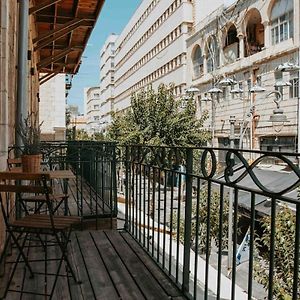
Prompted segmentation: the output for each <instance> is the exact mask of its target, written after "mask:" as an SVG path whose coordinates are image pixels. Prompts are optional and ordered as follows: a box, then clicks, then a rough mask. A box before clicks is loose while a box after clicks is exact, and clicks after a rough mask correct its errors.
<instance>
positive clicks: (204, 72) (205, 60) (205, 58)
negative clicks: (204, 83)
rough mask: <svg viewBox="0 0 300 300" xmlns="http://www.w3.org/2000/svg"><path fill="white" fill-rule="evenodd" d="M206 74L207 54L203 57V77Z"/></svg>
mask: <svg viewBox="0 0 300 300" xmlns="http://www.w3.org/2000/svg"><path fill="white" fill-rule="evenodd" d="M206 74H207V54H204V55H203V75H206Z"/></svg>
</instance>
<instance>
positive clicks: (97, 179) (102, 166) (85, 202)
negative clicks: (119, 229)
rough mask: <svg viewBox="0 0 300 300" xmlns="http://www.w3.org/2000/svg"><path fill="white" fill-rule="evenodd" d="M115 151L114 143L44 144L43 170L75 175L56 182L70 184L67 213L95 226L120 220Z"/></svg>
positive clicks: (42, 147)
mask: <svg viewBox="0 0 300 300" xmlns="http://www.w3.org/2000/svg"><path fill="white" fill-rule="evenodd" d="M115 149H116V147H115V144H114V143H108V142H107V143H106V142H95V141H92V142H90V141H71V142H43V143H42V146H41V152H42V168H43V169H44V170H66V169H70V170H71V171H72V172H73V174H74V178H73V179H70V180H68V182H63V183H62V182H57V185H61V184H66V183H67V184H68V194H69V204H68V211H66V212H65V213H66V214H71V215H78V216H81V217H82V218H83V220H90V221H92V220H93V221H95V224H96V227H97V226H98V219H104V218H114V219H116V218H117V187H116V181H115V179H116V174H115V171H116V155H115ZM13 150H15V148H12V149H11V151H13ZM61 189H63V187H62V188H61ZM99 222H100V221H99ZM90 224H91V223H90Z"/></svg>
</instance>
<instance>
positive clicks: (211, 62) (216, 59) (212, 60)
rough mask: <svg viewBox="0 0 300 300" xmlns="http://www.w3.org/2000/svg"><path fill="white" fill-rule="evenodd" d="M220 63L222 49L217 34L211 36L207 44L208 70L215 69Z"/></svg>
mask: <svg viewBox="0 0 300 300" xmlns="http://www.w3.org/2000/svg"><path fill="white" fill-rule="evenodd" d="M219 65H220V50H219V47H218V44H217V39H216V37H215V36H211V37H210V39H209V41H208V44H207V72H211V71H213V70H215V69H216V68H217V67H218V66H219Z"/></svg>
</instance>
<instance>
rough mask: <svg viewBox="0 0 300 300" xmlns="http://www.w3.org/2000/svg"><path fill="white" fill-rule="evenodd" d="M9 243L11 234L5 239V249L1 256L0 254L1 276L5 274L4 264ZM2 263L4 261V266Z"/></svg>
mask: <svg viewBox="0 0 300 300" xmlns="http://www.w3.org/2000/svg"><path fill="white" fill-rule="evenodd" d="M9 243H10V235H9V236H8V237H7V238H6V240H5V244H4V248H3V251H2V253H1V256H0V276H2V275H3V274H4V270H5V268H4V265H5V262H4V257H5V256H6V251H7V248H8V245H9ZM2 263H3V267H2Z"/></svg>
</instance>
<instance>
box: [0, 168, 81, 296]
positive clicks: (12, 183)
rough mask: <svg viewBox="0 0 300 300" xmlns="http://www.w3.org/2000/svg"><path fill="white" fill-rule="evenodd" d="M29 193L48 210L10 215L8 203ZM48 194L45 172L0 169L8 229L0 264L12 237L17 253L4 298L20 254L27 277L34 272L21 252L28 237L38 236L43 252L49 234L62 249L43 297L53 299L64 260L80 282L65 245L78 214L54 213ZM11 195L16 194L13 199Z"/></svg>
mask: <svg viewBox="0 0 300 300" xmlns="http://www.w3.org/2000/svg"><path fill="white" fill-rule="evenodd" d="M30 195H32V197H39V201H42V202H44V203H45V205H46V207H47V210H46V211H45V212H44V213H41V212H38V213H37V212H36V211H35V213H33V214H29V213H28V212H26V214H25V215H24V216H22V217H20V218H18V219H17V218H15V217H12V216H11V213H12V211H13V209H12V207H9V205H7V204H8V203H9V202H10V203H11V202H12V201H13V202H14V203H15V204H17V203H19V202H20V201H21V202H22V201H26V200H24V199H26V198H29V199H30ZM51 195H52V187H51V184H50V176H49V175H48V174H40V173H38V174H29V173H22V172H19V173H17V172H0V205H1V211H2V214H3V218H4V222H5V225H6V231H7V239H6V242H5V245H4V250H3V252H2V254H1V257H0V265H1V263H2V262H3V260H4V257H5V253H6V250H7V247H8V245H9V241H10V240H12V242H13V243H14V245H15V246H16V248H17V249H18V256H17V259H16V261H15V265H14V267H13V268H12V272H11V275H10V278H9V280H8V283H7V286H6V289H5V292H4V297H6V294H7V292H8V291H9V286H10V283H11V281H12V279H13V276H14V273H15V270H16V267H17V264H18V263H19V261H20V259H21V257H22V259H23V261H24V263H25V265H26V267H27V269H28V271H29V273H30V277H34V271H33V269H32V267H31V265H30V261H29V260H28V257H27V256H26V254H25V252H24V247H25V244H26V241H28V237H29V236H37V237H38V241H39V242H40V243H41V246H42V247H43V248H44V251H47V247H45V245H44V244H43V240H42V239H43V237H46V236H48V235H51V236H52V237H53V239H54V241H55V243H56V244H57V245H58V247H59V249H60V251H61V257H60V259H59V264H58V267H57V272H56V274H55V280H54V284H53V287H52V289H51V293H50V294H45V296H49V297H50V299H51V298H52V296H53V293H54V289H55V285H56V282H57V279H58V276H59V274H60V270H61V266H62V263H63V261H65V262H66V265H67V267H68V270H69V272H70V274H71V276H72V277H73V278H74V280H75V282H76V283H80V282H79V281H78V280H77V278H76V276H75V273H74V271H73V268H72V266H71V263H70V261H69V259H68V257H67V246H68V242H69V239H70V235H71V232H72V229H73V227H74V226H75V225H77V224H80V222H81V220H80V218H79V217H73V216H58V215H55V212H54V208H53V207H54V206H53V202H54V201H53V197H52V196H51ZM13 196H15V198H14V197H13ZM4 198H6V203H4Z"/></svg>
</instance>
